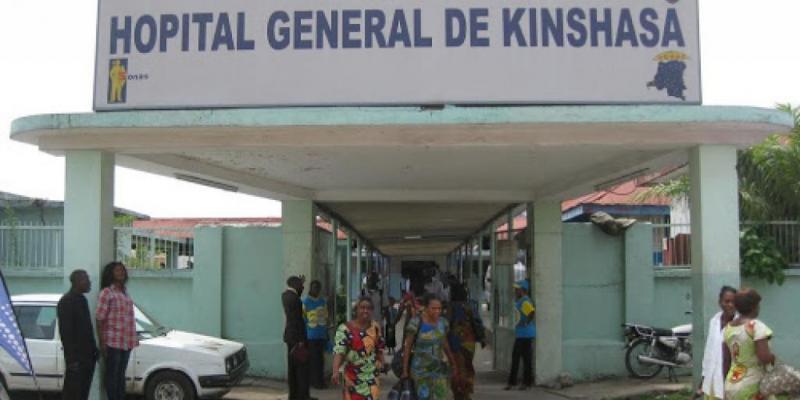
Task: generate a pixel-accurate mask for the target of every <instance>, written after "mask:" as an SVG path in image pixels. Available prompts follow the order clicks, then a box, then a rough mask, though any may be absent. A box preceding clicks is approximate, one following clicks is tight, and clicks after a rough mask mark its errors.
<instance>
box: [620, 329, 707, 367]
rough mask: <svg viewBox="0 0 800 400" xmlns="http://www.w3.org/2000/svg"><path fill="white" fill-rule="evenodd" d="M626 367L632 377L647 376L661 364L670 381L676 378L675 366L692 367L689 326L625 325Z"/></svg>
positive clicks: (690, 331) (690, 330)
mask: <svg viewBox="0 0 800 400" xmlns="http://www.w3.org/2000/svg"><path fill="white" fill-rule="evenodd" d="M622 326H623V327H624V334H625V348H626V351H625V368H627V370H628V372H629V373H630V374H631V376H633V377H636V378H639V379H650V378H653V377H655V376H656V375H658V374H659V373H660V372H661V370H662V369H664V367H667V368H668V369H669V379H670V381H677V376H676V375H675V369H676V368H692V340H691V337H692V325H691V324H687V325H680V326H676V327H674V328H672V329H660V328H654V327H651V326H646V325H639V324H624V325H622Z"/></svg>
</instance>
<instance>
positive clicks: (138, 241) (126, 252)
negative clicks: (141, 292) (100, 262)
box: [114, 227, 194, 269]
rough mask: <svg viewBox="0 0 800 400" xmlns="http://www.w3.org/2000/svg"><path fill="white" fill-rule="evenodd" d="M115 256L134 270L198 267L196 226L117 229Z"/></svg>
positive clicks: (115, 230) (115, 233) (115, 231)
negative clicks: (195, 262) (195, 265)
mask: <svg viewBox="0 0 800 400" xmlns="http://www.w3.org/2000/svg"><path fill="white" fill-rule="evenodd" d="M114 249H115V259H116V260H118V261H122V262H123V263H124V264H125V265H126V266H127V267H128V268H134V269H192V268H194V229H193V228H174V227H159V228H157V229H140V228H132V227H116V228H114Z"/></svg>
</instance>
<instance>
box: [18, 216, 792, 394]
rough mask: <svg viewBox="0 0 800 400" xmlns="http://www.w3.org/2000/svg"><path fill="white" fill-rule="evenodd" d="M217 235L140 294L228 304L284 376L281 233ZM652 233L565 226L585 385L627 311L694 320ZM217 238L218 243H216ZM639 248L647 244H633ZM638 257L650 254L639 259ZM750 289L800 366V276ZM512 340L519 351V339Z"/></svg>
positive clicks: (138, 282) (613, 356)
mask: <svg viewBox="0 0 800 400" xmlns="http://www.w3.org/2000/svg"><path fill="white" fill-rule="evenodd" d="M209 229H212V230H214V229H216V230H219V233H217V234H214V235H210V237H209V239H208V240H209V242H208V243H209V246H205V247H204V249H205V250H204V251H201V250H200V249H198V253H197V257H196V262H195V269H194V270H193V271H181V272H174V273H170V272H167V271H132V272H131V279H130V281H129V287H130V291H131V295H132V296H133V298H134V300H135V301H136V303H137V304H139V305H140V306H141V307H142V308H143V309H144V310H146V311H147V312H148V313H150V314H151V315H152V316H154V317H155V318H156V319H158V320H159V321H160V322H161V323H163V324H165V325H167V326H170V327H173V328H176V329H181V330H187V331H198V332H204V330H205V329H208V328H209V327H208V324H207V323H205V324H204V322H207V321H206V320H207V319H208V313H204V312H203V310H208V309H210V308H211V307H212V306H214V305H215V304H216V305H219V306H220V307H221V312H220V314H221V318H220V320H221V322H220V323H217V324H216V326H213V327H210V328H213V329H215V330H217V331H218V332H220V334H221V336H222V337H225V338H229V339H232V340H236V341H240V342H243V343H245V344H246V345H247V346H248V349H249V351H250V359H251V370H250V374H251V375H257V376H267V377H270V378H278V379H280V378H283V377H284V376H285V365H284V363H285V351H286V350H285V346H284V344H283V341H282V335H283V324H284V319H283V310H282V306H281V303H280V293H281V292H282V291H283V289H284V278H283V276H284V275H283V270H282V265H283V264H282V263H283V235H282V232H281V229H280V228H269V227H225V228H209ZM211 233H213V232H211ZM649 234H650V229H649V227H647V226H646V225H644V224H642V225H635V226H634V227H632V228H631V229H630V230H628V232H627V234H626V236H625V237H611V236H608V235H606V234H604V233H602V232H601V231H600V230H599V229H597V228H596V227H594V226H592V225H590V224H565V225H564V228H563V289H564V313H563V332H564V341H563V346H564V347H563V365H564V370H565V371H566V372H569V373H570V374H571V375H572V376H573V377H574V378H575V379H576V380H577V381H582V380H590V379H597V378H602V377H606V376H625V375H626V371H625V369H624V361H623V358H624V351H623V349H622V344H623V343H622V331H621V327H620V325H621V324H622V323H623V322H626V319H628V318H629V317H628V315H636V317H631V319H633V322H640V323H645V324H653V325H657V326H660V327H671V326H674V325H679V324H683V323H687V322H689V321H690V320H691V318H690V317H689V316H687V315H685V312H686V311H687V310H689V309H690V308H691V307H690V305H691V296H690V294H691V278H690V275H689V271H688V269H683V270H681V269H674V270H654V269H653V268H652V266H651V265H650V264H649V263H650V262H651V261H650V257H649V255H648V252H649V250H648V249H646V250H645V251H644V252H643V251H642V250H641V249H639V247H641V245H640V244H641V243H650V239H649V236H647V235H649ZM642 236H645V237H644V238H643V237H642ZM215 241H216V242H219V245H218V246H211V245H210V244H211V242H215ZM633 243H639V245H636V246H635V248H630V247H632V244H633ZM626 247H627V248H626ZM635 252H638V253H642V254H638V256H637V255H635V254H634V256H632V254H633V253H635ZM218 264H221V266H220V265H218ZM215 265H216V266H215ZM219 268H221V271H220V270H219ZM204 272H205V274H204ZM3 274H4V276H5V278H6V281H7V283H8V286H9V290H10V291H11V293H12V294H25V293H61V292H64V291H65V290H66V287H64V284H63V278H62V277H61V271H60V270H42V271H31V270H27V271H25V270H8V269H5V270H3ZM215 274H219V275H215ZM205 278H210V279H205ZM626 278H627V279H628V280H629V281H628V284H627V285H626ZM220 280H221V290H219V291H216V292H215V291H214V290H211V289H212V287H211V286H213V285H211V286H208V284H210V283H214V282H216V283H217V284H218V285H219V284H220ZM205 281H208V282H205ZM631 281H633V282H635V284H633V285H632V284H631ZM203 282H205V283H203ZM95 284H97V283H95ZM743 285H744V286H748V287H753V288H755V289H757V290H758V291H759V292H761V294H762V296H763V297H764V301H763V303H762V315H761V319H762V320H763V321H764V322H765V323H767V324H768V325H769V326H770V327H772V328H773V330H774V331H775V338H774V340H773V346H774V349H775V351H776V353H777V354H778V355H779V357H780V358H781V359H782V360H784V361H786V362H788V363H790V364H793V365H800V314H799V313H797V312H796V310H795V308H796V306H795V305H796V304H798V302H799V301H800V272H798V271H790V272H789V276H788V277H787V280H786V283H785V284H784V285H783V286H777V285H767V284H765V283H763V282H755V281H749V280H744V283H743ZM632 287H634V288H640V287H646V288H650V287H652V289H648V290H639V289H636V290H633V288H632ZM204 288H206V289H209V290H204ZM626 290H627V291H629V292H630V294H629V295H628V298H626ZM648 295H649V296H651V297H650V298H647V296H648ZM640 298H641V301H639V299H640ZM634 306H635V307H634ZM505 341H508V345H509V346H510V344H511V338H506V340H504V342H505ZM509 349H510V347H509ZM498 367H499V368H500V369H503V368H504V366H502V365H500V366H498Z"/></svg>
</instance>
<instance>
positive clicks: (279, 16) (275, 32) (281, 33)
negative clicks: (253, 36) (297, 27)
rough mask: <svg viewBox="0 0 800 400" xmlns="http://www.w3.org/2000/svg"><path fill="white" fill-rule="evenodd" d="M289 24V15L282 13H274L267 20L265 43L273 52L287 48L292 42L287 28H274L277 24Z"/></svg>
mask: <svg viewBox="0 0 800 400" xmlns="http://www.w3.org/2000/svg"><path fill="white" fill-rule="evenodd" d="M287 22H289V14H287V13H286V12H284V11H276V12H274V13H272V15H270V16H269V20H267V42H269V45H270V47H272V48H273V49H275V50H283V49H285V48H287V47H289V44H290V42H291V41H292V39H291V36H290V32H289V31H290V30H291V29H289V28H288V27H287V26H281V27H276V26H277V25H278V23H283V24H286V23H287Z"/></svg>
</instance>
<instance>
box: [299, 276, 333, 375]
mask: <svg viewBox="0 0 800 400" xmlns="http://www.w3.org/2000/svg"><path fill="white" fill-rule="evenodd" d="M303 319H304V320H305V322H306V336H307V337H308V351H309V355H310V357H309V382H310V384H311V387H313V388H315V389H325V377H324V373H325V372H324V371H325V349H326V348H327V345H328V302H327V301H325V298H324V297H322V283H320V281H316V280H315V281H312V282H311V287H310V289H309V291H308V296H306V298H305V299H304V300H303Z"/></svg>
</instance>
